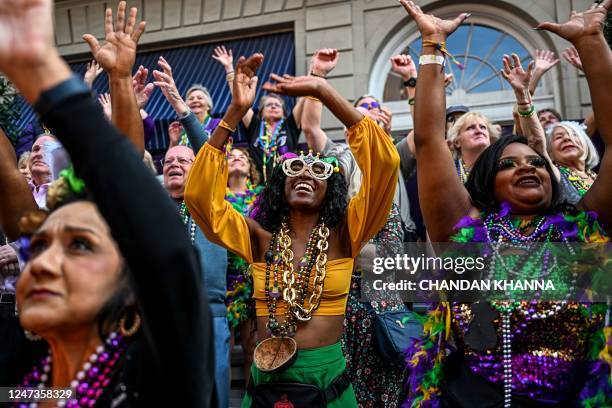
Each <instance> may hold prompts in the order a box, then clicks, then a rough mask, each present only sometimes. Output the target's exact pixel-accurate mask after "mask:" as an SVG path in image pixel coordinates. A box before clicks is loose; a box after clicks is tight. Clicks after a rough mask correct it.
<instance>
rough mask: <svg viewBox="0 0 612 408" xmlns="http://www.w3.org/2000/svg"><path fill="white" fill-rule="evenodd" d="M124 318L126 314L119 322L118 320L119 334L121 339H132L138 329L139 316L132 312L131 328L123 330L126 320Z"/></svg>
mask: <svg viewBox="0 0 612 408" xmlns="http://www.w3.org/2000/svg"><path fill="white" fill-rule="evenodd" d="M126 318H127V313H126V314H125V315H124V316H123V317H122V318H121V320H119V333H121V335H122V336H123V337H132V336H133V335H134V334H136V332H137V331H138V329H140V321H141V319H140V315H139V314H138V312H134V320H133V322H132V327H130V328H129V329H126V328H125V322H126V320H127V319H126Z"/></svg>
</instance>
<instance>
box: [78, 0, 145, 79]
mask: <svg viewBox="0 0 612 408" xmlns="http://www.w3.org/2000/svg"><path fill="white" fill-rule="evenodd" d="M125 8H126V3H125V2H124V1H122V2H120V3H119V6H118V8H117V19H116V21H115V25H114V27H113V11H112V9H110V8H108V9H106V14H105V19H104V31H105V33H106V37H105V40H106V41H105V43H104V45H103V46H100V44H99V43H98V40H97V39H96V38H95V37H94V36H92V35H91V34H85V35H84V36H83V39H84V40H85V41H86V42H87V43H88V44H89V47H90V49H91V53H92V54H93V56H94V58H95V59H96V61H98V64H100V66H101V67H102V68H104V70H105V71H106V72H107V73H109V74H115V75H117V76H130V77H131V76H132V72H131V70H132V67H133V66H134V62H135V60H136V46H137V45H138V40H139V39H140V36H141V35H142V33H143V32H144V28H145V22H144V21H141V22H140V24H139V25H138V26H135V24H136V14H137V10H136V8H134V7H133V8H132V9H131V10H130V14H129V17H128V18H127V21H126V20H125Z"/></svg>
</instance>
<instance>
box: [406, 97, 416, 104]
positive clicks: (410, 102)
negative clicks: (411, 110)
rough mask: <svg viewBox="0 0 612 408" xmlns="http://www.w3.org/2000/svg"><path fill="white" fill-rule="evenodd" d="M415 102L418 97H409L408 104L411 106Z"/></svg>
mask: <svg viewBox="0 0 612 408" xmlns="http://www.w3.org/2000/svg"><path fill="white" fill-rule="evenodd" d="M415 102H416V99H415V98H409V99H408V105H410V106H414V103H415Z"/></svg>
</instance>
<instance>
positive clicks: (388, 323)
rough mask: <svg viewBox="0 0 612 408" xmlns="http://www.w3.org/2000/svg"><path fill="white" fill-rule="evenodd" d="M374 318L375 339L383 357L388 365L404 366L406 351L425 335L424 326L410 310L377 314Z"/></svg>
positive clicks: (375, 313) (374, 313)
mask: <svg viewBox="0 0 612 408" xmlns="http://www.w3.org/2000/svg"><path fill="white" fill-rule="evenodd" d="M370 308H371V310H372V313H373V315H374V316H373V317H374V339H375V341H376V345H377V347H378V352H379V353H380V355H381V357H382V358H383V359H384V360H385V361H386V362H388V363H391V364H399V365H402V364H403V363H404V354H403V353H404V351H405V350H406V349H408V348H409V347H410V346H412V344H413V343H414V341H415V340H418V339H419V338H420V337H421V336H422V335H423V325H422V324H421V322H419V320H418V319H417V318H416V317H415V315H414V313H413V312H411V311H409V310H407V309H406V310H399V311H388V312H377V311H376V310H375V309H374V308H372V306H370Z"/></svg>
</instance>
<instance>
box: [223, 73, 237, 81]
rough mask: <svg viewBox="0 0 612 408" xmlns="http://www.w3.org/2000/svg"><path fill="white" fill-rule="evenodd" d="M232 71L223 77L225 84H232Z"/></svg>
mask: <svg viewBox="0 0 612 408" xmlns="http://www.w3.org/2000/svg"><path fill="white" fill-rule="evenodd" d="M234 76H235V75H234V71H232V72H229V73H228V74H226V75H225V80H226V81H227V82H232V81H233V80H234Z"/></svg>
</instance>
